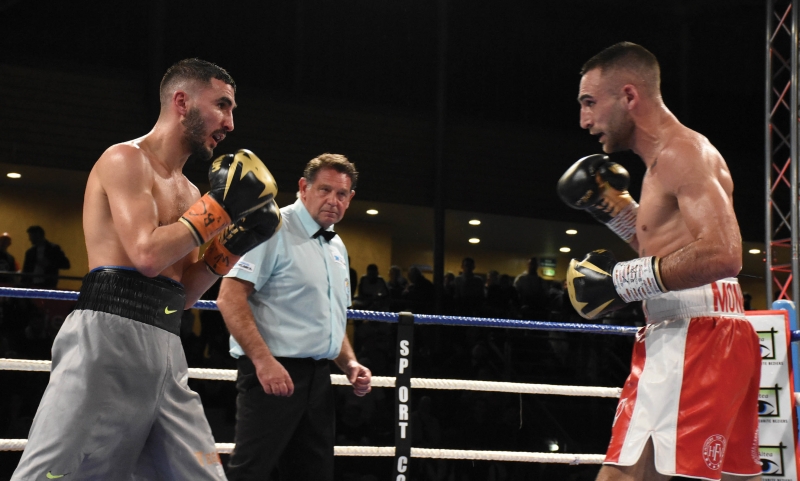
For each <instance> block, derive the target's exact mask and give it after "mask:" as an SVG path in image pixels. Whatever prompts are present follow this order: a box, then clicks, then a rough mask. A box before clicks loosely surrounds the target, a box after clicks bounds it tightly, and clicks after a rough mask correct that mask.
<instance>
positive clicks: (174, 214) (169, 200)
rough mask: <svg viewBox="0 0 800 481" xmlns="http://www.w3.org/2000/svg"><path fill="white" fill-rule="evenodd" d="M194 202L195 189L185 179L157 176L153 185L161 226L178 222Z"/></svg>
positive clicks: (181, 177) (154, 200)
mask: <svg viewBox="0 0 800 481" xmlns="http://www.w3.org/2000/svg"><path fill="white" fill-rule="evenodd" d="M193 201H194V194H193V189H191V187H190V184H189V182H188V180H186V178H185V177H183V176H180V177H175V176H173V177H168V178H164V177H159V176H156V178H155V181H154V185H153V202H154V203H155V207H156V210H157V212H158V223H159V225H168V224H172V223H173V222H177V221H178V219H179V218H180V217H181V215H183V213H184V212H186V210H187V209H188V208H189V206H190V205H192V203H193Z"/></svg>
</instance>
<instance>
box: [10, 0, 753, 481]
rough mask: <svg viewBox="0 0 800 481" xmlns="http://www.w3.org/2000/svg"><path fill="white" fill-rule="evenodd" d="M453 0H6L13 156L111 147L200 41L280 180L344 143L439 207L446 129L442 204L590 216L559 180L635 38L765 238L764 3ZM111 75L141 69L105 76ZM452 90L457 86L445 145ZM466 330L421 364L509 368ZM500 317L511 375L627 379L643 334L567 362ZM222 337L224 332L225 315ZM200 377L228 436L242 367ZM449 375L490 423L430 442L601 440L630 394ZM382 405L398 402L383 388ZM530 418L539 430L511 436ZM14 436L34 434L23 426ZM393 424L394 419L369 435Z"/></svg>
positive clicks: (599, 444)
mask: <svg viewBox="0 0 800 481" xmlns="http://www.w3.org/2000/svg"><path fill="white" fill-rule="evenodd" d="M445 11H446V16H445V21H444V22H443V21H442V17H441V11H440V10H439V3H438V2H434V1H430V0H330V1H323V0H291V1H279V2H276V1H263V2H261V1H252V0H245V1H233V2H209V1H172V2H168V1H166V0H150V1H143V2H108V1H75V2H63V1H54V0H43V1H32V0H0V46H2V50H0V68H4V69H5V70H3V72H13V73H15V75H16V74H17V73H19V72H22V73H21V74H19V77H18V78H17V77H15V79H14V81H11V80H9V78H5V79H4V78H1V77H0V162H3V163H10V164H20V165H36V166H45V167H58V168H61V169H74V170H79V171H88V170H89V169H90V168H91V166H92V164H93V162H94V161H95V160H96V159H97V157H98V156H99V155H100V154H101V153H102V151H103V150H104V149H105V148H106V147H107V146H108V145H110V144H112V143H115V142H120V141H123V140H127V139H130V138H134V137H137V136H141V135H143V134H145V133H146V132H147V131H148V130H149V129H150V128H151V127H152V125H153V123H154V121H155V119H156V115H157V97H156V92H157V85H158V81H159V79H160V77H161V75H162V74H163V72H164V70H165V69H166V68H167V67H168V66H169V65H170V64H172V63H174V62H175V61H177V60H180V59H182V58H186V57H191V56H197V57H201V58H204V59H206V60H210V61H213V62H216V63H218V64H220V65H222V66H223V67H225V68H226V69H228V71H229V72H230V73H231V74H232V75H233V77H234V78H235V79H236V81H237V84H238V87H239V90H238V92H237V101H238V103H239V105H240V107H239V108H238V109H237V111H236V114H235V121H236V131H234V132H233V133H232V134H231V135H230V136H229V138H228V139H227V140H226V141H225V142H224V143H223V144H222V146H221V147H220V149H218V151H221V152H229V151H234V150H236V149H238V148H242V147H246V148H251V149H253V150H254V151H255V152H257V153H259V154H260V155H261V156H262V158H265V160H266V161H267V163H268V165H269V167H270V169H271V170H272V171H273V173H274V174H275V175H276V178H277V180H278V183H279V185H282V186H283V185H292V184H294V183H295V182H296V179H297V176H298V174H299V168H298V165H302V163H304V162H305V161H306V160H307V159H309V158H311V157H313V156H315V155H317V154H319V153H321V152H323V151H334V152H341V153H345V154H346V155H348V157H350V158H351V160H353V161H355V162H356V163H357V165H358V166H359V170H360V171H361V172H362V176H361V185H360V186H359V190H358V198H359V199H361V200H374V201H380V202H388V203H397V204H405V205H413V206H432V205H433V201H434V184H433V173H434V161H435V159H436V151H437V145H439V146H440V147H441V149H442V156H443V159H444V165H445V172H444V180H445V182H444V184H445V188H444V192H443V193H444V198H445V207H446V208H448V209H455V210H461V211H471V212H483V213H489V214H497V215H508V216H516V217H524V218H535V219H545V220H559V221H564V220H574V221H576V222H590V220H588V219H587V217H586V216H585V215H584V214H582V213H580V212H576V211H573V210H571V209H569V208H567V207H565V206H564V205H562V204H561V202H560V201H558V200H557V199H556V196H555V192H554V191H555V182H556V181H557V179H558V177H559V176H560V175H561V173H562V172H563V171H564V170H565V169H566V168H567V167H568V166H569V165H570V164H571V163H572V162H574V161H575V160H576V159H577V158H579V157H582V156H584V155H588V154H592V153H596V152H599V150H600V149H599V144H597V142H596V141H595V139H593V138H592V137H591V136H589V135H588V133H586V132H584V131H582V130H581V129H580V128H579V126H578V104H577V102H576V97H577V90H578V82H579V75H578V72H579V70H580V67H581V65H582V64H583V62H585V61H586V60H587V59H588V58H590V57H591V56H592V55H594V54H595V53H597V52H598V51H600V50H601V49H602V48H604V47H607V46H609V45H611V44H613V43H616V42H619V41H623V40H627V41H633V42H637V43H640V44H642V45H644V46H645V47H646V48H648V49H650V50H651V51H652V52H653V53H654V54H655V55H656V56H657V57H658V58H659V59H660V61H661V66H662V89H663V94H664V99H665V102H666V104H667V106H668V107H669V108H670V109H671V110H672V111H673V112H674V113H675V114H676V115H677V116H678V118H679V119H680V120H681V121H682V122H683V123H684V124H686V125H687V126H689V127H690V128H693V129H695V130H697V131H699V132H701V133H703V134H704V135H706V136H707V137H708V138H709V139H710V140H711V142H712V143H714V144H715V145H716V146H717V148H718V149H719V150H720V152H721V153H722V155H723V156H724V157H725V158H726V160H727V161H728V164H729V167H730V170H731V173H732V175H733V180H734V183H735V186H736V189H735V192H734V203H735V208H736V211H737V214H738V217H739V223H740V226H741V229H742V235H743V237H744V239H745V240H750V241H761V240H763V239H764V232H763V225H764V220H763V219H764V184H765V182H764V179H763V177H764V147H763V146H764V122H765V120H764V103H765V100H764V95H765V94H764V83H765V80H764V77H765V74H764V68H765V55H766V6H765V2H763V1H762V0H727V1H721V0H713V1H712V0H695V1H688V0H656V1H650V2H641V1H633V0H597V1H588V0H586V1H578V0H565V1H558V2H535V1H522V0H517V1H514V0H498V1H493V2H488V1H476V0H450V1H448V2H446V9H445ZM443 25H445V26H446V28H445V30H444V31H443V30H441V29H442V26H443ZM442 38H443V39H444V40H445V45H446V50H445V54H444V55H443V56H440V55H439V40H440V39H442ZM440 58H443V59H444V64H443V65H440V63H439V60H440ZM440 67H443V68H441V69H440ZM30 72H33V73H30ZM42 72H52V75H48V74H43V73H42ZM439 73H443V77H442V78H443V80H444V82H443V83H442V84H439V83H438V79H439V78H440V77H439ZM26 75H30V77H26ZM64 79H70V80H69V81H65V80H64ZM75 79H78V80H75ZM95 79H96V80H95ZM108 79H111V80H113V81H121V82H127V83H126V85H129V86H130V88H129V89H124V90H119V91H108V90H107V87H106V86H107V85H108ZM440 88H441V90H440ZM103 89H106V90H103ZM440 94H441V97H439V95H440ZM437 98H443V99H445V104H444V107H445V108H444V111H443V112H444V117H443V118H444V120H445V123H444V135H443V137H442V139H441V144H437V134H436V132H437V130H436V126H437V119H439V117H437ZM132 106H134V107H137V108H134V107H132ZM614 157H615V158H616V160H618V161H619V162H621V163H623V164H624V165H625V166H626V167H627V168H628V170H629V171H630V172H631V174H632V177H633V178H634V183H633V187H632V189H631V190H632V193H633V194H634V196H637V197H638V192H637V187H636V186H637V185H638V181H639V180H640V179H641V176H642V174H643V172H644V169H643V166H642V164H641V162H640V161H639V159H638V158H636V157H635V156H633V155H631V154H624V153H623V154H615V155H614ZM205 168H206V166H205V165H200V164H192V165H189V166H188V167H187V172H188V173H189V175H190V177H191V178H192V179H193V180H195V181H196V182H202V180H203V178H204V171H205ZM2 182H3V181H0V188H2V185H3V183H2ZM448 329H453V328H442V329H440V330H438V331H429V332H437V334H435V335H433V334H430V333H428V334H427V336H428V338H427V342H428V343H429V345H434V346H443V345H447V347H448V348H451V349H453V351H452V353H450V354H452V355H451V356H450V357H448V358H447V359H446V361H447V362H446V363H443V364H441V365H439V364H436V363H432V362H431V361H430V359H431V358H430V357H429V358H426V357H425V355H424V354H423V355H422V356H419V353H415V356H417V357H415V360H416V361H415V362H417V370H416V371H415V376H419V377H437V376H438V377H450V378H458V379H477V378H480V376H482V375H487V374H486V373H487V369H488V370H489V372H491V369H490V367H491V366H488V367H487V366H485V365H481V364H478V365H474V364H471V357H470V353H465V352H457V350H456V347H454V346H455V344H456V343H454V342H452V339H453V331H452V330H448ZM484 331H486V330H484ZM491 331H493V332H492V334H483V335H482V336H485V337H486V339H480V341H481V342H482V344H483V346H484V348H485V349H489V350H490V349H491V347H492V346H503V345H504V343H506V344H507V343H509V342H511V343H512V344H514V345H515V346H516V347H517V349H516V350H514V351H513V352H514V353H516V356H518V357H516V358H514V359H513V361H514V366H515V367H516V371H515V373H513V374H514V377H513V378H512V379H504V380H513V381H518V382H543V383H556V384H560V383H565V384H566V383H569V384H585V385H605V386H619V385H621V383H622V382H623V380H624V377H625V374H626V372H627V359H629V352H630V345H629V343H628V340H626V339H625V338H616V336H594V337H595V338H597V337H603V338H606V337H612V338H615V339H602V340H598V339H589V337H588V336H583V335H574V336H572V335H571V336H569V339H568V340H569V341H570V344H569V345H570V348H569V355H568V356H566V357H565V358H564V359H561V361H564V362H561V361H557V360H556V361H554V360H553V359H554V358H553V354H554V353H553V350H554V347H553V346H554V345H555V344H553V340H552V339H550V338H548V337H547V335H546V334H541V335H540V334H536V333H532V334H530V335H529V337H526V338H521V337H520V335H518V334H515V333H508V332H502V331H501V330H491ZM495 331H496V332H495ZM419 332H420V330H419V329H418V333H419ZM383 335H384V339H387V338H388V339H392V336H391V333H388V334H387V333H384V334H383ZM420 335H421V336H423V338H424V336H425V335H426V334H424V333H421V334H420ZM459 335H461V336H465V337H470V336H474V337H476V338H478V337H480V335H478V334H476V333H474V332H470V333H460V334H459ZM221 338H222V340H223V344H224V339H225V335H224V333H222V334H221ZM439 341H440V342H439ZM472 341H474V339H472ZM472 341H471V342H472ZM558 342H561V340H559V339H556V344H558ZM185 345H186V346H187V349H191V344H189V343H187V344H185ZM468 345H469V344H468ZM43 352H44V353H46V352H47V347H46V346H45V347H44V349H43ZM448 352H449V351H448ZM189 354H190V355H189V356H188V357H190V359H191V357H192V356H191V354H192V353H189ZM218 354H220V357H219V359H218V360H219V362H220V364H219V365H217V366H204V367H230V366H229V365H226V364H225V363H226V362H227V363H230V359H229V358H226V356H225V355H224V352H223V353H218ZM429 354H430V353H429ZM563 354H564V353H563V352H562V355H563ZM194 355H197V352H195V353H194ZM45 357H46V355H45V354H42V355H41V356H38V357H37V358H39V359H41V358H45ZM200 357H202V356H200ZM486 359H492V357H491V356H486V357H485V358H484V362H485V360H486ZM472 360H473V361H474V358H472ZM373 362H375V360H374V359H373ZM393 362H394V361H393V360H390V361H389V364H387V365H385V366H384V368H385V371H384V372H380V371H379V369H377V368H376V369H373V370H375V371H376V374H381V375H390V371H391V366H392V365H393ZM448 362H449V363H450V364H448ZM190 365H191V362H190ZM459 368H460V370H459ZM489 376H490V377H491V375H489ZM3 377H4V378H5V379H6V382H7V383H8V382H10V383H13V384H16V385H19V386H26V387H25V390H26V391H28V392H33V393H34V396H33V398H35V393H36V392H37V391H39V390H40V389H42V388H43V385H44V383H46V378H45V375H43V374H26V373H10V372H6V373H4V374H3ZM31 378H34V379H35V380H30V379H31ZM493 380H499V379H493ZM6 385H7V384H6ZM192 387H193V388H194V389H196V390H198V392H200V393H201V395H202V396H203V399H204V406H205V407H206V409H207V414H208V415H209V419H210V421H211V423H212V426H214V428H215V436H216V437H217V440H218V441H220V442H232V439H231V437H230V436H231V431H230V427H231V422H232V413H231V406H232V402H233V401H232V396H233V393H231V392H230V389H231V388H232V383H220V382H217V381H213V382H210V381H209V382H194V381H193V386H192ZM342 389H344V388H340V389H339V391H338V392H339V397H340V400H342V403H343V404H347V403H346V401H344V399H345V398H346V390H345V391H342ZM416 394H417V393H415V395H416ZM421 394H422V393H421ZM421 394H420V395H421ZM436 395H437V396H438V397H435V399H434V412H435V413H437V414H438V416H439V417H440V420H441V422H442V424H443V426H444V427H446V428H447V429H448V430H449V431H448V433H449V435H450V438H449V439H456V440H460V441H461V442H462V444H463V443H465V442H466V441H464V440H466V439H478V440H479V441H481V440H482V441H484V442H485V445H481V443H477V444H474V445H471V446H466V445H460V444H459V442H455V443H454V444H451V445H446V443H443V444H442V445H440V446H430V447H445V448H454V449H455V448H470V449H489V450H492V449H494V450H497V449H501V448H504V447H506V446H507V447H508V449H509V450H514V449H517V450H523V449H524V450H528V451H536V452H542V451H545V450H546V446H545V443H546V441H547V440H548V439H553V438H558V439H559V440H560V442H561V443H562V449H563V451H565V452H584V453H599V452H603V450H604V448H605V445H606V444H607V439H608V426H609V425H610V423H611V420H612V419H613V414H614V405H615V401H614V400H603V399H594V398H592V399H572V398H564V397H558V396H509V395H498V396H497V397H482V398H481V396H478V397H477V398H470V397H469V396H460V395H457V394H455V393H449V394H438V393H437V394H436ZM378 403H379V404H381V407H382V408H385V409H384V410H383V412H384V413H388V412H390V411H391V409H392V407H391V404H386V400H383V401H380V402H378ZM340 407H341V406H340ZM15 409H22V410H23V411H24V410H25V409H26V408H25V407H23V408H20V407H19V406H17V407H16V408H15ZM32 410H35V406H28V411H32ZM340 412H341V413H342V415H343V416H344V411H340ZM515 413H516V415H517V416H518V417H519V419H518V418H517V417H515ZM381 419H383V418H381ZM523 419H524V423H522V421H523ZM467 423H471V424H467ZM376 426H377V427H378V429H384V428H386V424H381V423H380V422H378V423H376ZM462 426H464V427H462ZM522 426H524V427H522ZM345 432H346V430H345ZM522 433H525V436H523V435H522ZM506 434H507V436H506ZM356 436H357V433H356ZM481 436H482V437H483V439H479V438H481ZM513 436H519V437H520V438H523V437H524V440H525V442H522V441H520V442H519V443H517V444H514V443H512V442H511V440H512V437H513ZM14 437H24V430H23V433H22V435H20V436H14ZM392 439H393V434H392V431H391V429H384V431H381V432H380V433H378V434H375V435H374V439H373V441H374V443H375V444H372V445H389V444H392ZM506 443H507V444H506ZM15 459H18V454H17V453H14V454H11V455H9V454H8V453H6V454H4V455H3V456H0V464H1V463H3V462H4V463H5V465H4V467H6V465H7V466H11V467H12V468H13V465H15V464H16V462H15ZM359 463H360V464H361V466H363V467H364V468H363V469H361V472H362V473H363V472H365V471H369V470H370V469H371V468H370V469H367V468H366V466H375V468H374V469H373V472H377V473H381V476H380V477H379V478H378V479H383V476H382V475H383V474H384V473H386V472H387V470H388V469H390V466H389V464H388V459H380V460H366V459H365V460H361V459H358V458H355V459H347V458H345V459H342V458H338V459H337V466H344V468H342V470H343V472H347V470H348V469H349V471H350V472H358V471H359V469H358V467H357V465H358V464H359ZM449 463H451V464H455V465H456V466H458V468H457V469H456V471H459V472H460V473H462V475H463V477H462V478H459V479H488V476H489V474H487V473H488V472H489V470H491V469H494V470H495V471H494V474H493V475H494V476H498V479H503V478H502V477H501V476H500V475H499V474H498V472H497V470H502V469H507V470H508V473H510V472H514V473H517V474H516V475H517V476H518V477H516V478H513V479H545V480H546V479H554V480H555V479H558V480H561V479H591V478H593V473H594V472H596V467H588V468H587V467H571V466H563V467H559V466H553V465H541V466H524V467H520V465H521V464H529V463H506V464H504V466H505V468H500V467H498V466H497V465H494V467H492V466H489V465H487V464H481V463H468V462H449ZM9 469H10V468H9ZM508 473H507V474H508ZM520 473H521V474H520ZM2 475H3V474H1V473H0V477H2ZM339 476H340V479H348V480H349V479H352V480H355V479H368V478H357V477H350V478H347V477H345V475H344V474H342V473H339ZM470 476H471V477H470ZM505 479H509V478H505Z"/></svg>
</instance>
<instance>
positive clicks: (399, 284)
mask: <svg viewBox="0 0 800 481" xmlns="http://www.w3.org/2000/svg"><path fill="white" fill-rule="evenodd" d="M407 286H408V281H407V280H406V278H405V277H403V272H402V271H401V270H400V267H399V266H392V267H390V268H389V281H388V282H387V283H386V287H388V288H389V297H390V298H392V299H394V300H397V299H400V298H401V297H403V292H404V291H405V290H406V287H407Z"/></svg>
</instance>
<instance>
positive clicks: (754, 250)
mask: <svg viewBox="0 0 800 481" xmlns="http://www.w3.org/2000/svg"><path fill="white" fill-rule="evenodd" d="M747 252H749V253H751V254H761V251H760V250H758V249H750V250H749V251H747Z"/></svg>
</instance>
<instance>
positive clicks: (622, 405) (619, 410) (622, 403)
mask: <svg viewBox="0 0 800 481" xmlns="http://www.w3.org/2000/svg"><path fill="white" fill-rule="evenodd" d="M626 404H628V398H622V399H620V400H619V403H618V404H617V412H615V413H614V422H613V423H611V427H614V425H615V424H617V419H619V416H620V415H621V414H622V411H623V410H624V409H625V405H626Z"/></svg>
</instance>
